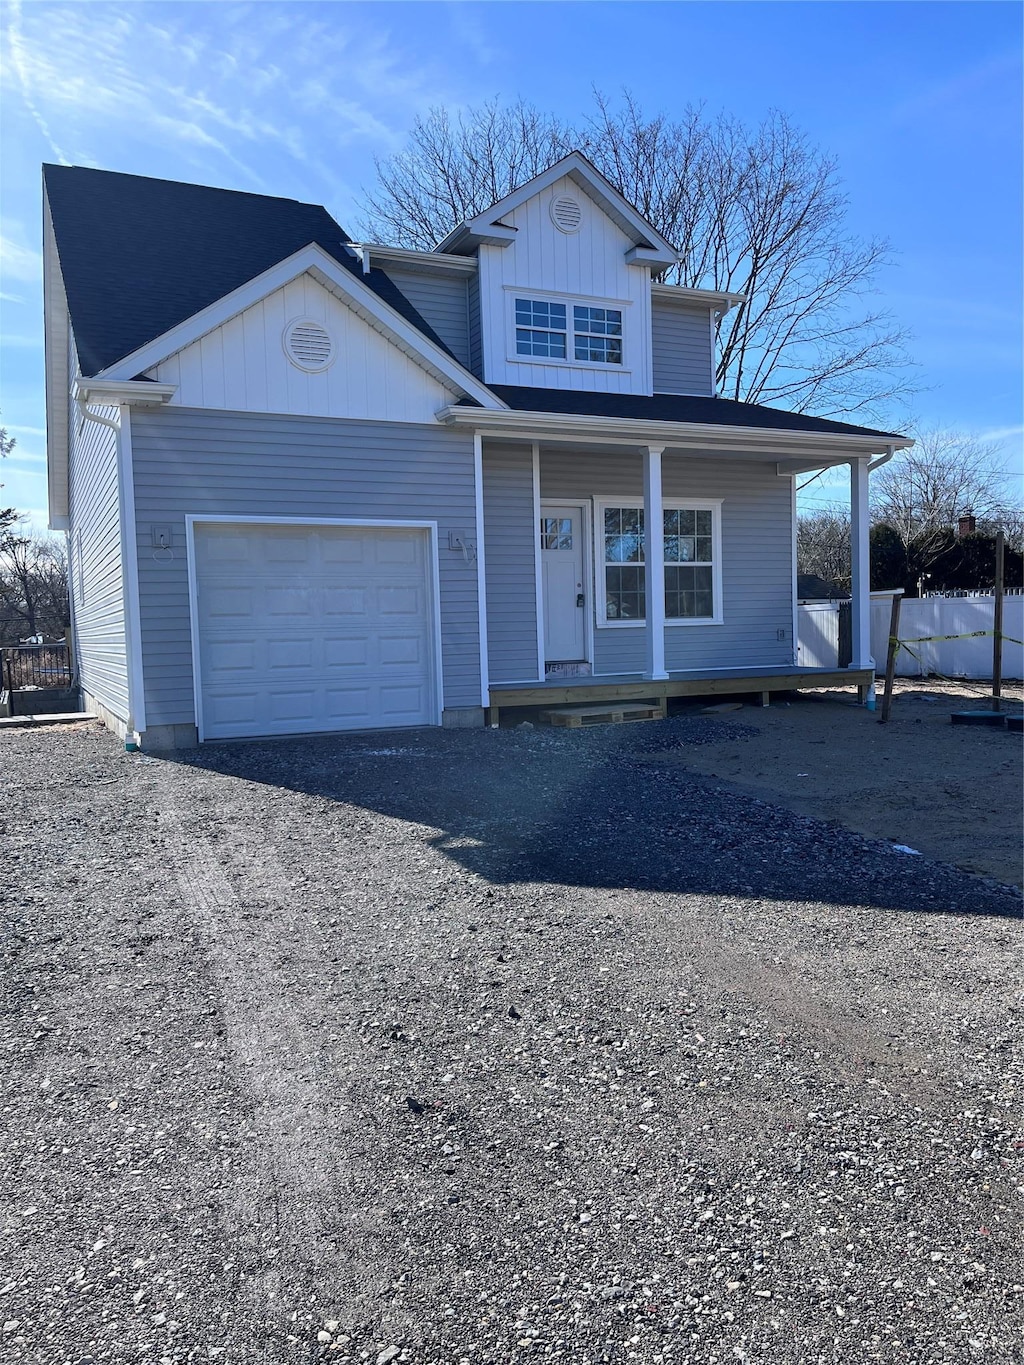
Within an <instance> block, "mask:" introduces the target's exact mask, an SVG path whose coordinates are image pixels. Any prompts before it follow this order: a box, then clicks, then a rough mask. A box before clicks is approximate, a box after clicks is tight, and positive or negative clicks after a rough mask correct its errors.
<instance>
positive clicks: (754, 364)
mask: <svg viewBox="0 0 1024 1365" xmlns="http://www.w3.org/2000/svg"><path fill="white" fill-rule="evenodd" d="M595 106H596V107H595V111H594V112H593V114H592V115H591V116H590V117H589V118H588V119H585V120H584V121H583V122H581V123H580V124H578V125H576V126H572V125H567V124H562V123H560V122H559V121H558V120H556V119H554V118H552V117H550V116H548V115H545V114H543V113H541V112H540V111H538V110H537V109H536V108H535V107H534V106H532V105H528V104H525V103H524V102H523V101H521V100H520V101H519V102H518V103H516V104H513V105H510V106H508V107H503V106H501V105H499V104H497V103H491V104H488V105H485V106H484V107H483V108H482V109H477V110H472V111H470V112H469V113H467V114H466V115H464V116H459V117H458V118H456V119H454V120H453V119H452V118H451V117H450V116H449V115H448V113H447V112H446V111H445V110H443V109H434V110H432V111H431V113H430V114H429V115H428V116H427V118H425V119H418V120H417V122H416V123H415V124H414V126H413V129H412V132H411V133H410V137H409V144H408V147H407V148H406V149H405V150H404V151H402V152H400V153H398V154H397V155H396V156H394V157H391V158H389V159H387V160H381V161H378V162H377V187H376V189H375V190H374V191H372V192H371V193H369V194H368V195H367V196H366V205H365V213H364V223H363V226H364V229H365V231H366V234H367V235H368V236H369V237H371V238H372V237H376V238H378V239H380V238H390V239H391V240H392V241H393V242H395V243H396V244H398V245H402V246H408V247H413V248H417V249H420V250H423V249H429V248H430V247H431V246H433V245H434V244H435V243H436V242H437V241H439V240H440V239H441V238H442V237H444V236H445V235H446V234H447V233H448V232H450V231H451V230H452V229H453V228H454V227H456V226H457V225H458V224H459V223H460V222H462V221H464V220H465V219H466V218H468V217H472V216H473V215H474V214H476V213H480V212H483V210H484V209H486V208H488V207H489V206H490V205H491V204H493V203H494V202H495V201H496V200H498V199H500V198H503V197H504V196H505V195H506V194H508V193H509V192H510V191H511V190H512V189H514V188H516V186H518V185H520V184H523V183H524V182H525V181H527V180H529V179H530V178H531V177H532V176H533V175H535V174H537V173H538V172H539V171H541V170H543V169H544V168H545V167H546V166H547V165H549V164H550V163H551V162H553V161H555V160H557V159H558V157H560V156H562V155H564V154H565V153H566V152H568V151H570V150H571V149H572V148H574V147H577V148H579V149H580V150H581V151H582V152H584V153H585V154H586V155H587V156H588V157H589V158H590V159H591V160H592V161H593V162H594V164H595V165H596V166H597V167H598V169H599V170H600V171H601V172H602V173H603V174H604V175H605V176H606V177H607V178H608V179H609V180H610V181H611V183H612V184H613V185H614V186H615V187H616V188H617V189H618V190H619V191H620V192H621V193H622V194H623V195H624V196H625V197H626V199H628V200H629V201H630V202H631V203H633V204H635V205H636V207H637V208H638V209H639V210H640V212H641V213H642V214H643V215H644V216H645V217H646V218H648V219H649V221H650V222H652V223H653V224H654V226H655V227H657V228H658V230H659V231H660V232H661V233H662V234H663V235H664V236H665V237H667V238H668V240H669V241H671V242H672V243H673V244H674V245H675V246H676V247H677V248H678V249H679V250H680V251H681V252H682V254H683V259H682V262H681V264H680V265H679V266H678V267H677V268H676V269H674V270H673V271H671V272H670V274H669V277H668V278H669V279H670V280H672V281H673V282H676V283H681V284H685V285H689V286H693V287H704V288H711V289H719V290H727V291H730V292H733V293H738V294H745V295H746V296H747V298H746V302H745V303H743V304H742V305H740V306H738V307H737V308H735V309H734V310H733V311H732V312H731V313H729V314H728V315H727V316H726V318H725V319H724V320H723V322H722V324H721V337H720V341H721V346H720V358H719V365H718V387H719V392H720V393H721V394H723V396H725V397H729V398H737V399H742V400H745V401H748V402H761V403H769V404H770V403H778V404H784V405H785V406H787V407H789V408H791V409H793V410H795V411H798V412H803V411H814V412H821V413H830V414H833V415H852V414H860V415H862V416H867V415H881V414H883V413H885V412H887V411H890V410H891V408H892V407H893V405H894V404H896V403H898V402H899V401H900V400H901V399H902V398H904V397H905V396H906V395H908V394H909V393H910V392H912V388H911V385H910V382H909V379H908V377H907V376H908V369H907V366H908V360H907V356H906V354H905V350H904V344H905V340H906V336H905V334H904V333H903V332H902V331H901V330H900V329H899V328H898V327H896V326H894V324H893V322H892V320H891V318H890V317H889V316H888V314H886V313H884V312H880V311H878V310H875V309H871V308H865V307H864V304H863V299H864V297H865V296H866V295H868V294H870V293H871V292H872V291H873V287H874V280H875V276H876V274H877V271H878V269H879V268H880V266H881V265H882V264H883V263H884V262H885V261H886V259H887V256H888V245H887V243H886V242H884V241H882V240H875V239H872V240H869V241H862V240H860V239H858V238H857V237H855V236H853V235H851V234H850V233H849V232H848V231H847V230H846V226H845V219H846V209H847V203H846V198H845V195H844V194H843V192H842V188H841V184H840V180H839V175H838V170H837V166H836V163H835V161H834V160H833V159H832V158H831V157H829V156H827V155H825V154H824V153H823V152H822V151H821V150H820V149H818V148H816V147H814V146H813V145H812V144H810V143H809V142H808V141H807V139H806V138H805V137H804V136H803V134H802V133H800V132H799V131H798V130H797V129H796V128H794V126H793V125H792V124H791V123H790V122H789V121H788V120H787V119H786V118H785V117H784V116H783V115H782V114H779V113H771V114H769V115H768V116H767V117H766V118H765V119H764V120H763V121H762V122H761V123H760V124H759V125H758V126H757V127H756V128H748V127H746V126H745V125H744V124H742V123H740V122H739V121H738V120H735V119H730V118H727V117H724V116H720V117H717V118H711V117H709V116H708V115H706V114H705V112H704V110H703V109H702V108H692V107H691V108H687V109H685V110H684V111H683V112H682V114H681V115H680V116H679V117H678V118H669V117H668V116H667V115H664V114H656V115H654V116H650V117H649V116H648V115H646V114H645V113H644V111H643V109H642V108H641V107H640V105H639V104H638V102H637V101H636V100H635V99H634V98H633V97H632V96H631V95H629V94H628V93H627V94H626V95H625V96H624V97H623V100H622V101H621V104H619V105H617V106H616V105H613V104H612V102H611V101H610V100H609V99H607V98H606V97H605V96H604V95H602V94H600V93H597V94H595Z"/></svg>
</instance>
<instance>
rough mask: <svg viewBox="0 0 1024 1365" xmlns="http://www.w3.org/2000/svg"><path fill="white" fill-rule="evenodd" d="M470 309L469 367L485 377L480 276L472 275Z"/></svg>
mask: <svg viewBox="0 0 1024 1365" xmlns="http://www.w3.org/2000/svg"><path fill="white" fill-rule="evenodd" d="M468 310H469V368H470V370H471V371H472V373H473V374H475V375H476V377H477V379H482V378H483V377H484V344H483V327H482V324H481V321H480V276H479V274H476V275H470V277H469V289H468Z"/></svg>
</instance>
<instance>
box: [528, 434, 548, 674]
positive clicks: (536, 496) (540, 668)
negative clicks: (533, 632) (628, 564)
mask: <svg viewBox="0 0 1024 1365" xmlns="http://www.w3.org/2000/svg"><path fill="white" fill-rule="evenodd" d="M530 451H531V457H532V458H531V463H532V466H533V587H534V595H535V597H536V604H537V681H538V682H543V681H544V676H545V668H544V665H545V662H546V660H545V657H544V656H545V654H546V653H547V650H546V649H545V648H544V560H543V557H542V555H541V549H540V518H541V503H540V442H539V441H534V442H533V445H532V446H531V447H530Z"/></svg>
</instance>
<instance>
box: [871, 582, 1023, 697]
mask: <svg viewBox="0 0 1024 1365" xmlns="http://www.w3.org/2000/svg"><path fill="white" fill-rule="evenodd" d="M890 607H891V602H890V599H889V598H888V597H886V598H885V599H879V598H872V601H871V653H872V654H873V655H874V657H875V666H876V667H877V669H878V671H879V673H883V672H884V671H885V656H886V651H887V649H888V641H889V612H890ZM994 613H995V600H994V598H992V597H980V596H979V597H922V598H911V599H910V600H909V601H907V600H904V602H903V605H902V607H901V609H900V629H899V637H900V639H901V640H907V641H909V642H910V643H909V644H908V646H907V648H906V649H901V650H900V651H899V653H898V654H897V655H896V674H897V676H898V677H901V678H921V677H925V676H926V675H927V674H929V673H941V674H943V675H944V676H945V677H947V678H991V676H992V636H991V635H982V636H976V637H975V638H973V639H966V640H965V639H958V640H941V639H935V638H932V639H929V640H925V641H921V643H914V641H915V639H919V638H920V637H921V636H932V637H935V636H941V635H959V636H964V635H967V636H970V635H971V634H972V633H973V632H974V631H978V630H982V631H991V630H992V625H993V617H994ZM1003 635H1004V636H1006V635H1008V636H1010V637H1011V638H1012V639H1014V640H1024V597H1021V596H1019V595H1013V596H1007V597H1005V598H1004V599H1003ZM911 650H913V651H914V653H913V654H912V653H911V652H910V651H911ZM915 655H916V656H917V657H915ZM1003 677H1004V678H1024V648H1022V647H1021V646H1020V645H1017V644H1011V643H1010V641H1009V640H1006V639H1004V640H1003Z"/></svg>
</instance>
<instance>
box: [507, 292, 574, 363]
mask: <svg viewBox="0 0 1024 1365" xmlns="http://www.w3.org/2000/svg"><path fill="white" fill-rule="evenodd" d="M516 355H531V356H543V357H544V358H545V359H548V358H550V359H552V360H564V359H565V357H566V317H565V304H564V303H547V302H545V301H544V300H543V299H516Z"/></svg>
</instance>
